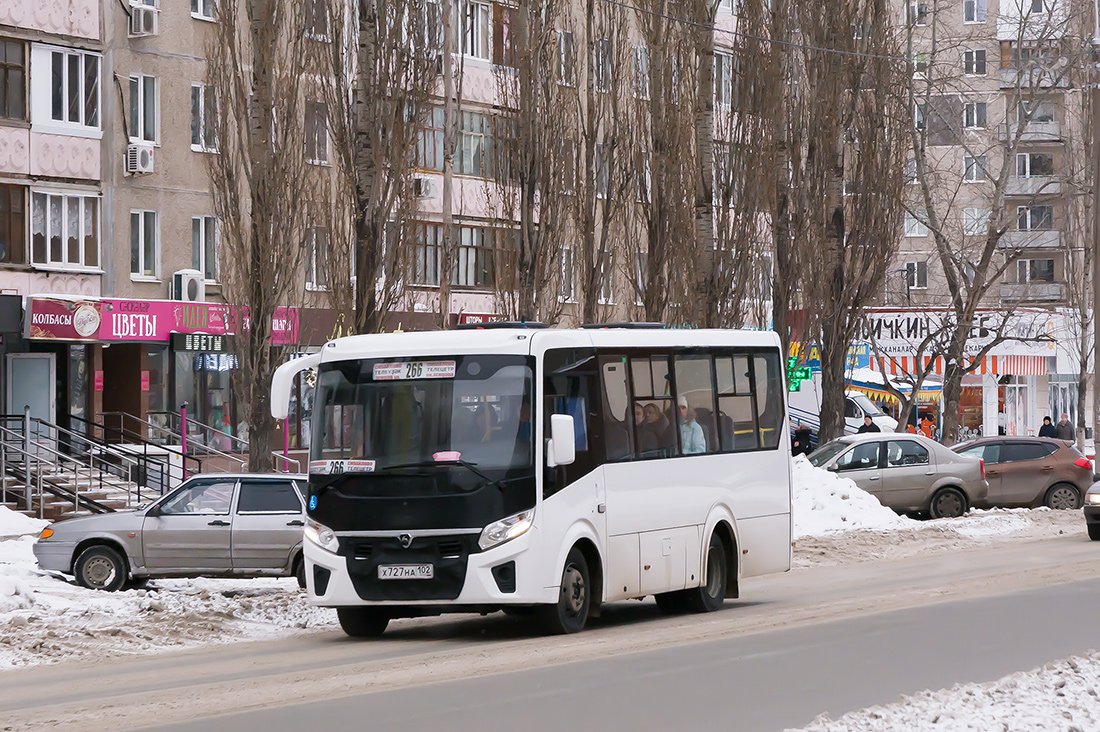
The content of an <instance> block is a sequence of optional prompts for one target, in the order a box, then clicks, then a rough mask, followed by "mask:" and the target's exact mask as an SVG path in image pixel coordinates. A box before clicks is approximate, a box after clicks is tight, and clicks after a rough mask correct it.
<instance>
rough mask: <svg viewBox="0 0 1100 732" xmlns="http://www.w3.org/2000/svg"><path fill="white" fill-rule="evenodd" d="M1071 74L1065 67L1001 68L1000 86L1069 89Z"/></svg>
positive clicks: (1005, 87)
mask: <svg viewBox="0 0 1100 732" xmlns="http://www.w3.org/2000/svg"><path fill="white" fill-rule="evenodd" d="M1069 80H1070V75H1069V74H1068V73H1067V72H1066V70H1065V69H1063V68H1058V69H1028V70H1025V71H1019V70H1017V69H1001V72H1000V86H1001V88H1002V89H1015V88H1016V87H1017V86H1019V88H1020V89H1054V88H1057V89H1068V88H1070V86H1071V84H1070V83H1069Z"/></svg>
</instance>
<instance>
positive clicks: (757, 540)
mask: <svg viewBox="0 0 1100 732" xmlns="http://www.w3.org/2000/svg"><path fill="white" fill-rule="evenodd" d="M737 528H738V533H739V534H740V538H741V551H742V552H745V551H747V552H748V553H747V554H744V553H743V554H742V555H741V576H742V577H755V576H757V575H761V574H772V573H773V572H786V571H787V570H789V569H790V568H791V517H790V515H789V514H782V515H777V516H757V517H755V518H747V519H741V520H740V521H738V522H737ZM779 538H782V539H783V541H779V540H778V539H779Z"/></svg>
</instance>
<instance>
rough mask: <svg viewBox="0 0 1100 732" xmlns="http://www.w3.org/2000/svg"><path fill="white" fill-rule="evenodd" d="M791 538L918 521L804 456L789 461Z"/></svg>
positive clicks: (903, 525) (882, 528) (895, 526)
mask: <svg viewBox="0 0 1100 732" xmlns="http://www.w3.org/2000/svg"><path fill="white" fill-rule="evenodd" d="M791 484H792V488H793V493H794V502H793V506H792V510H793V511H794V537H793V538H795V539H798V538H801V537H804V536H823V535H825V534H829V533H831V532H835V531H852V530H855V529H868V530H872V531H891V530H895V529H902V528H909V527H911V526H913V525H915V524H916V523H917V522H916V521H913V520H912V519H908V518H905V517H904V516H898V515H897V514H896V513H894V512H893V510H891V509H889V508H886V507H885V506H883V505H882V504H881V503H879V500H878V499H877V498H875V497H874V496H872V495H871V494H870V493H868V492H867V491H865V490H863V489H862V488H860V487H858V486H857V485H856V484H855V483H854V482H852V480H851V479H849V478H845V477H843V476H840V475H837V474H836V473H830V472H829V471H828V470H823V469H821V468H815V467H814V466H813V465H811V464H810V461H809V460H807V459H806V458H805V457H804V456H802V455H798V456H797V457H795V458H794V459H792V460H791Z"/></svg>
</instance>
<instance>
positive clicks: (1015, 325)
mask: <svg viewBox="0 0 1100 732" xmlns="http://www.w3.org/2000/svg"><path fill="white" fill-rule="evenodd" d="M953 325H954V316H953V314H952V313H950V312H949V311H937V310H920V311H916V310H902V311H868V313H867V314H866V317H865V320H864V328H863V338H864V339H865V340H867V341H873V342H874V343H875V344H876V346H877V347H878V350H879V352H880V353H882V355H883V356H897V355H902V356H904V355H911V354H913V353H914V352H915V351H916V350H917V349H919V348H920V347H921V345H922V344H924V346H925V348H924V350H925V352H926V353H931V352H933V351H939V352H942V351H944V350H945V348H946V341H947V339H948V337H949V336H950V334H951V330H952V327H953ZM1056 340H1057V333H1056V324H1055V316H1054V315H1052V314H1051V313H1048V312H1046V311H1030V310H1020V311H1017V312H1014V313H1005V312H1000V311H984V312H979V313H977V314H976V316H975V318H974V325H973V327H972V328H971V329H970V332H969V333H968V334H967V340H966V351H965V352H966V354H968V355H974V354H978V353H980V352H981V351H982V350H983V349H987V348H989V346H990V344H991V343H994V342H995V341H1001V342H1000V343H997V344H996V346H995V349H994V350H993V352H992V354H991V355H1049V352H1050V351H1052V350H1053V349H1054V345H1055V342H1056Z"/></svg>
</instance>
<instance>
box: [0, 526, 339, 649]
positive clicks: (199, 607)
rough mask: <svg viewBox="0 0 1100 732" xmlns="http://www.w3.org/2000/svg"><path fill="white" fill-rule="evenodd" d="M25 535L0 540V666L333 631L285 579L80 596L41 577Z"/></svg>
mask: <svg viewBox="0 0 1100 732" xmlns="http://www.w3.org/2000/svg"><path fill="white" fill-rule="evenodd" d="M34 541H35V539H34V537H32V536H24V537H22V538H19V539H13V540H7V541H0V669H3V668H5V667H10V666H29V665H35V664H40V663H51V662H57V661H61V660H73V659H80V658H89V659H91V658H99V657H102V656H106V655H118V654H132V653H152V652H157V651H162V650H166V649H169V648H187V647H195V646H201V645H205V644H209V643H224V642H229V641H233V640H242V639H265V638H276V637H280V636H282V637H285V636H288V635H293V634H296V633H301V632H302V631H303V630H304V629H310V628H321V627H334V626H335V624H336V614H335V612H334V611H332V610H330V609H324V608H315V607H312V606H310V605H309V604H307V602H306V593H305V592H304V591H303V590H299V589H298V584H297V581H296V580H294V579H293V578H288V579H256V580H235V579H225V580H219V579H196V580H156V581H154V582H152V583H151V584H150V586H149V587H148V588H147V589H134V590H127V591H125V592H96V591H93V590H86V589H84V588H83V587H79V586H77V585H74V584H70V583H69V582H66V581H64V580H62V579H58V578H56V577H53V576H50V575H47V574H44V573H42V572H41V571H40V570H39V569H38V566H37V564H36V562H35V559H34V554H33V552H32V547H33V546H34Z"/></svg>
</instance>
